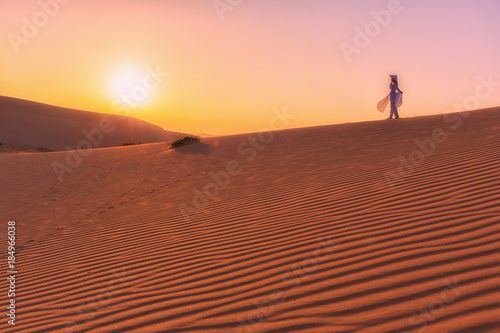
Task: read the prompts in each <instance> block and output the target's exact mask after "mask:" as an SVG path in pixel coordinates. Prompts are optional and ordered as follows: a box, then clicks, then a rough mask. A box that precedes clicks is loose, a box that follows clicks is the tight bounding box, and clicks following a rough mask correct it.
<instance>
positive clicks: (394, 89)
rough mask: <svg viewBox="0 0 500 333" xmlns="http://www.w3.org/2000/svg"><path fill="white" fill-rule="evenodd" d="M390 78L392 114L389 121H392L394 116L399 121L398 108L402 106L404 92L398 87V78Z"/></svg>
mask: <svg viewBox="0 0 500 333" xmlns="http://www.w3.org/2000/svg"><path fill="white" fill-rule="evenodd" d="M390 76H391V78H392V80H391V85H390V86H389V88H390V89H391V93H390V95H391V114H390V116H389V118H387V119H392V115H394V118H395V119H398V118H399V114H398V106H399V105H401V104H402V96H401V95H400V94H402V93H403V92H402V91H401V90H400V89H399V87H398V76H397V75H390Z"/></svg>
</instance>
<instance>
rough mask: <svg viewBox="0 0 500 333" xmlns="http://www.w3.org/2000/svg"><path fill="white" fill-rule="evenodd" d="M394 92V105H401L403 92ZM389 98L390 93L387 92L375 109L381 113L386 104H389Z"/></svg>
mask: <svg viewBox="0 0 500 333" xmlns="http://www.w3.org/2000/svg"><path fill="white" fill-rule="evenodd" d="M394 94H396V99H395V101H396V107H397V108H399V107H400V106H401V105H403V94H401V93H394ZM390 100H391V94H388V95H387V96H385V97H384V98H383V99H382V100H381V101H380V102H378V104H377V109H378V110H379V111H380V112H382V113H383V112H384V111H385V109H386V108H387V105H388V104H389V102H390Z"/></svg>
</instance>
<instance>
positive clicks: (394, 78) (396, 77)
mask: <svg viewBox="0 0 500 333" xmlns="http://www.w3.org/2000/svg"><path fill="white" fill-rule="evenodd" d="M389 76H390V77H391V78H392V79H393V80H394V81H396V82H398V76H397V75H389Z"/></svg>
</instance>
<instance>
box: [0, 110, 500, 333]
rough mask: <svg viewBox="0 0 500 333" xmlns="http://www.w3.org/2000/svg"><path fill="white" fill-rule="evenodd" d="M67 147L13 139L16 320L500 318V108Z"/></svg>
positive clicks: (412, 328) (8, 204) (269, 323)
mask: <svg viewBox="0 0 500 333" xmlns="http://www.w3.org/2000/svg"><path fill="white" fill-rule="evenodd" d="M261 139H263V141H265V142H263V141H262V140H261ZM67 156H68V153H67V152H56V153H50V154H4V155H3V156H0V182H1V184H2V191H1V194H0V212H1V214H2V219H3V222H2V223H3V226H0V227H1V228H3V230H5V231H4V232H6V230H7V229H6V227H7V225H6V223H7V221H8V220H15V221H16V225H17V235H18V241H17V248H18V253H17V260H18V276H19V278H18V280H17V282H16V283H17V284H16V288H17V292H16V297H17V299H16V304H18V308H17V314H18V322H17V326H16V327H15V328H14V330H9V328H8V326H9V325H8V324H7V319H8V318H6V317H5V315H4V320H2V322H0V330H1V331H2V332H10V331H15V332H33V333H35V332H36V333H42V332H56V333H57V332H61V333H62V332H137V333H145V332H193V333H205V332H241V333H247V332H248V333H256V332H266V333H279V332H313V333H316V332H343V333H347V332H362V333H402V332H412V333H413V332H419V333H445V332H455V333H482V332H488V333H490V332H500V255H499V253H500V168H499V165H500V110H498V109H490V110H481V111H477V112H470V113H468V114H462V115H460V114H449V115H446V116H427V117H419V118H409V119H399V120H392V121H389V120H383V121H374V122H366V123H354V124H343V125H333V126H322V127H314V128H302V129H292V130H284V131H281V132H276V133H274V135H261V137H260V139H259V136H258V135H257V134H245V135H237V136H228V137H221V138H210V139H205V140H203V141H202V142H201V143H198V144H193V145H190V146H186V147H183V148H180V149H175V150H174V149H168V147H167V145H166V144H163V143H159V144H150V145H141V146H132V147H118V148H109V149H99V150H95V151H93V152H92V154H90V155H89V156H87V157H85V158H84V159H83V161H82V162H81V163H80V164H79V165H78V166H76V167H74V168H73V170H72V172H70V173H67V174H65V175H64V180H63V181H62V182H60V181H59V180H58V178H57V176H56V175H55V173H54V171H53V169H52V163H54V161H57V162H59V163H65V161H66V158H67ZM236 163H237V164H236ZM229 173H231V174H232V175H231V176H228V175H229ZM183 212H184V214H183ZM2 232H3V231H2V230H0V233H2ZM3 237H4V238H5V234H4V236H3ZM6 255H7V254H6V250H5V247H4V251H3V252H2V253H1V254H0V260H4V262H6V261H7V259H6ZM4 274H5V272H4ZM4 281H5V280H4ZM3 288H4V301H5V300H6V298H5V297H6V296H5V294H6V290H7V284H4V285H3ZM3 306H4V312H6V311H5V307H6V306H7V304H6V303H5V302H4V305H3Z"/></svg>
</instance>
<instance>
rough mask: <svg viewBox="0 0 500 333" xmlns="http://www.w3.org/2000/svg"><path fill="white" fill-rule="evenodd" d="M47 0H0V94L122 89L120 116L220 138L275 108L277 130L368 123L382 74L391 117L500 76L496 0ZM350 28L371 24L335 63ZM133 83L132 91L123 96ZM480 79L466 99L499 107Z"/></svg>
mask: <svg viewBox="0 0 500 333" xmlns="http://www.w3.org/2000/svg"><path fill="white" fill-rule="evenodd" d="M226 1H227V0H221V2H222V3H223V2H226ZM60 2H61V3H62V2H67V3H64V4H61V3H59V2H57V1H56V0H42V1H40V2H39V1H32V0H23V1H16V0H6V1H2V2H0V32H1V34H2V35H3V36H4V37H3V38H2V39H0V48H1V49H2V52H1V53H0V62H1V64H2V71H1V72H0V95H5V96H12V97H18V98H23V99H30V100H34V101H40V102H44V103H49V104H55V105H61V106H66V107H73V108H79V109H85V110H91V111H98V112H106V113H119V112H122V111H123V110H124V108H123V104H124V103H125V102H124V101H123V100H122V101H121V104H120V105H121V106H122V108H121V109H120V108H117V107H116V105H117V104H116V101H117V99H122V98H123V95H124V94H125V95H129V97H130V96H132V97H133V98H132V100H130V98H129V99H128V102H126V103H125V104H126V105H127V107H126V108H127V110H128V112H127V114H129V115H131V116H134V117H137V118H140V119H144V120H146V121H150V122H152V123H155V124H158V125H160V126H162V127H164V128H166V129H169V130H175V131H183V132H193V133H216V134H230V133H240V132H251V131H258V130H260V129H262V128H264V127H266V126H268V124H269V119H271V118H272V117H273V113H272V110H273V109H274V108H280V109H281V108H283V107H287V109H288V110H289V112H291V113H293V114H294V115H295V116H296V118H295V119H294V120H293V122H292V123H291V124H290V126H291V127H302V126H312V125H324V124H333V123H343V122H355V121H363V120H375V119H382V118H384V117H385V116H386V115H382V114H380V113H379V112H378V111H377V110H376V108H375V106H376V104H377V102H378V101H379V100H380V99H382V98H383V97H384V96H385V95H386V94H387V93H388V84H389V78H388V75H389V74H398V75H399V77H400V88H401V89H402V90H403V91H404V92H405V94H404V105H403V106H402V108H401V109H400V114H401V116H403V117H404V116H417V115H424V114H435V113H444V112H449V110H450V108H453V106H454V105H455V104H457V103H458V104H460V103H462V102H464V101H469V102H470V101H472V99H471V96H474V95H475V94H476V92H477V91H476V90H477V89H478V86H479V85H480V81H479V80H478V78H479V77H483V78H485V79H488V77H491V79H492V80H493V81H495V82H500V67H499V65H498V54H500V42H499V39H498V36H499V35H500V25H499V24H498V23H497V22H498V18H499V17H500V1H496V0H476V1H472V0H443V1H431V0H420V1H411V0H400V1H395V0H390V1H387V0H374V1H360V0H350V1H347V0H342V1H341V0H300V1H299V0H242V1H241V3H240V4H239V5H236V6H234V8H232V10H231V11H226V12H224V14H223V18H224V20H221V16H220V15H219V14H220V13H218V12H217V11H216V9H215V7H214V4H213V3H214V2H213V1H212V0H186V1H177V0H142V1H132V0H84V1H82V0H72V1H69V2H68V1H62V0H60ZM235 2H237V1H233V3H235ZM398 2H399V4H398ZM42 3H43V4H46V5H42ZM55 4H56V5H57V6H56V5H55ZM43 7H46V8H49V9H45V12H47V11H48V12H51V9H52V10H53V12H51V13H50V14H52V16H49V15H48V14H44V9H43ZM390 9H392V10H393V13H392V14H391V15H390V17H387V16H384V18H385V21H384V22H382V23H383V25H384V26H382V25H381V24H379V23H375V19H374V16H373V14H372V12H373V11H375V12H378V13H380V11H382V10H383V11H387V12H390V11H389V10H390ZM25 22H30V24H35V26H36V24H38V26H39V27H37V28H36V31H35V32H34V31H30V30H29V29H28V30H26V29H27V28H26V23H25ZM356 27H358V28H359V29H361V30H364V29H365V28H366V27H368V28H370V27H371V28H372V29H374V30H371V31H372V33H371V34H372V37H369V43H366V44H367V45H360V44H357V45H358V46H360V47H358V53H356V54H353V55H352V56H351V57H350V61H348V59H347V58H346V57H345V56H344V54H343V52H342V49H341V45H344V46H345V45H347V44H349V45H353V46H356V44H355V43H354V41H355V35H356V33H355V28H356ZM26 31H28V32H30V34H28V36H26ZM23 32H24V33H23ZM20 38H23V39H22V41H21V42H20V40H21V39H20ZM13 41H15V42H13ZM365 42H366V41H365ZM16 43H17V44H16ZM342 43H344V44H342ZM146 68H149V70H148V69H146ZM155 70H159V72H160V73H167V72H168V75H166V74H161V75H160V76H159V77H157V78H159V80H154V78H153V77H152V76H151V74H150V72H151V71H153V72H154V71H155ZM157 74H158V73H157ZM148 75H149V76H150V77H148ZM145 78H146V86H144V80H145ZM138 86H139V88H140V89H139V90H137V91H139V92H142V93H144V92H146V94H142V95H141V94H136V95H132V94H131V91H133V90H134V89H135V88H137V87H138ZM145 87H146V88H147V89H146V88H145ZM141 89H142V90H141ZM485 89H487V87H483V88H481V90H480V92H481V94H480V95H481V96H482V97H481V99H480V100H479V101H478V103H477V105H478V107H479V108H483V107H491V106H498V105H500V92H499V91H500V86H498V87H494V89H493V90H492V91H489V94H487V93H486V92H488V90H485ZM134 96H135V97H134ZM139 97H140V98H139ZM120 110H122V111H120Z"/></svg>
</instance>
